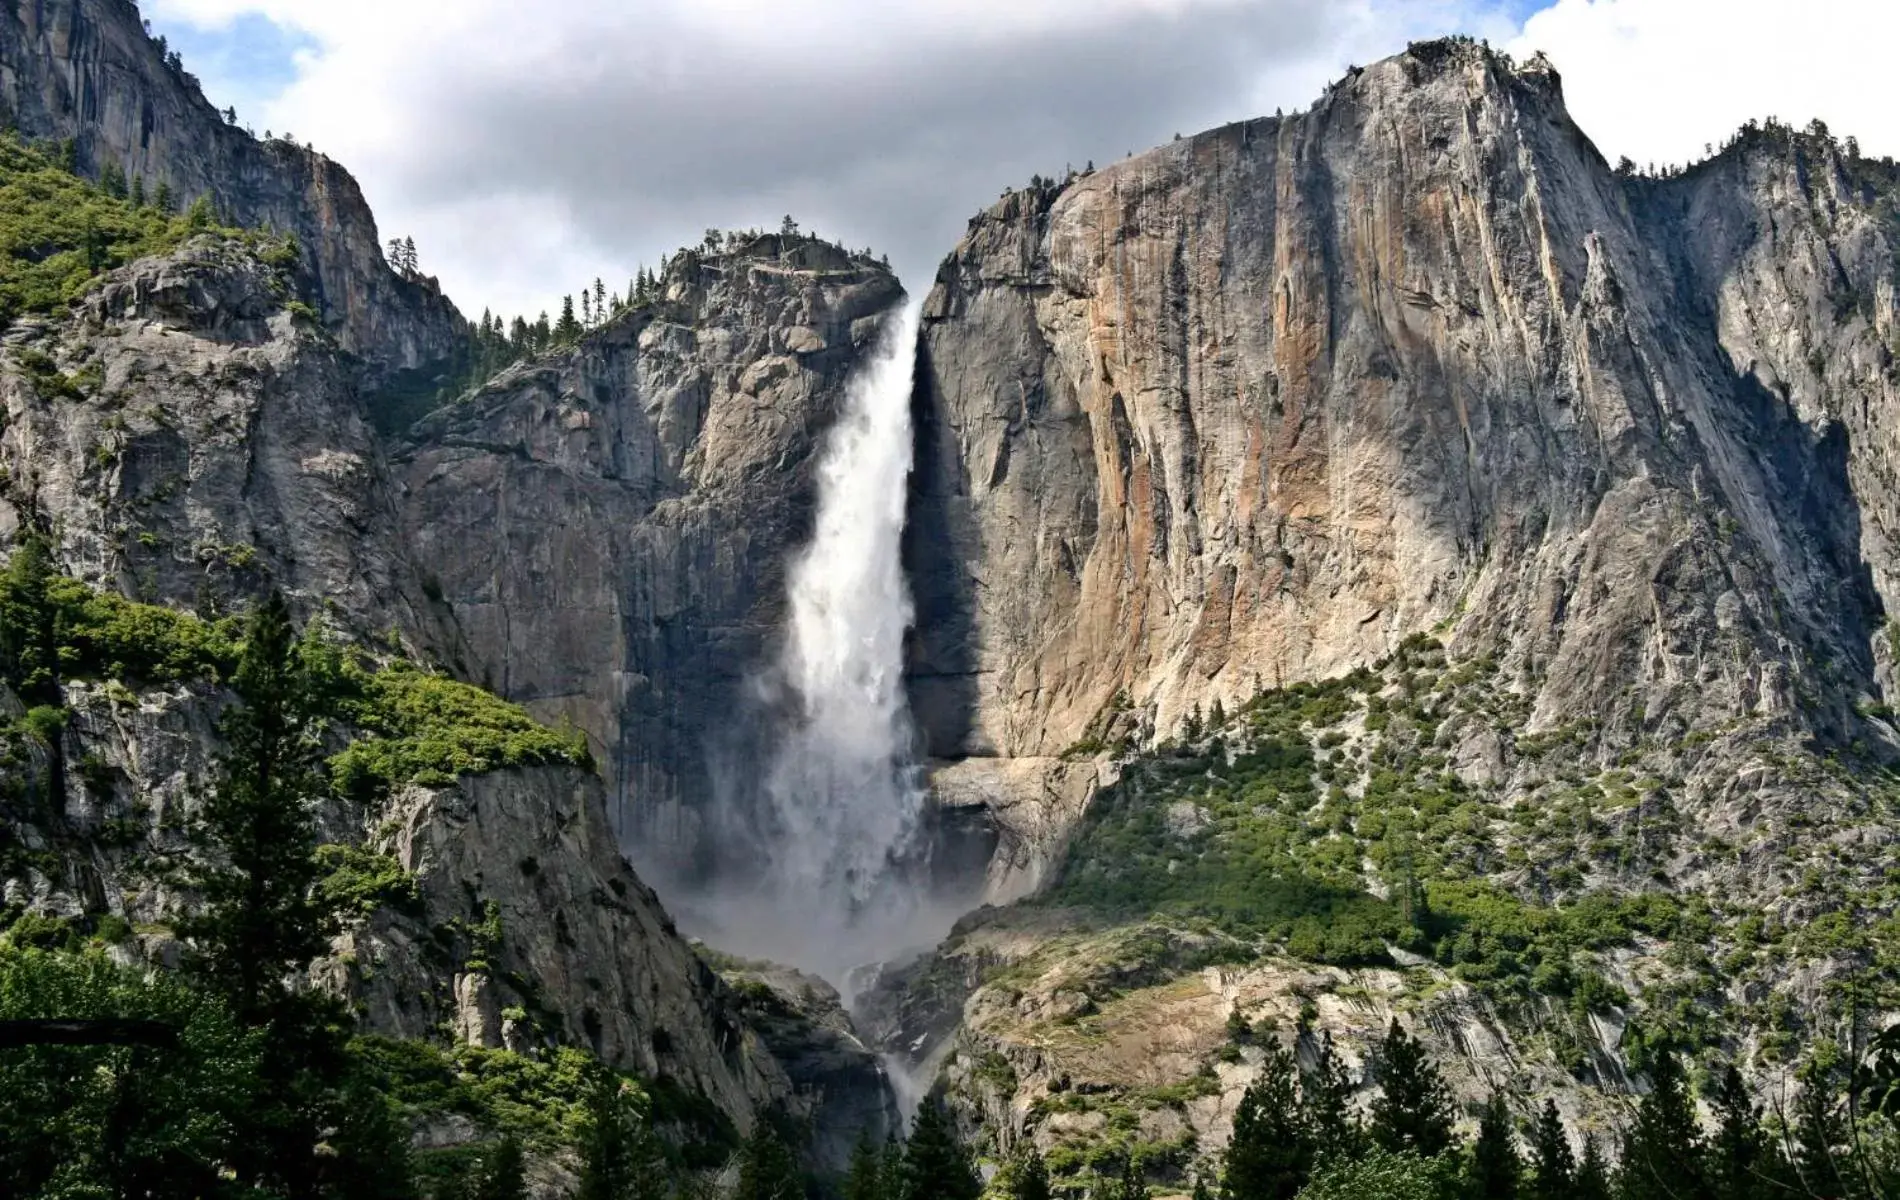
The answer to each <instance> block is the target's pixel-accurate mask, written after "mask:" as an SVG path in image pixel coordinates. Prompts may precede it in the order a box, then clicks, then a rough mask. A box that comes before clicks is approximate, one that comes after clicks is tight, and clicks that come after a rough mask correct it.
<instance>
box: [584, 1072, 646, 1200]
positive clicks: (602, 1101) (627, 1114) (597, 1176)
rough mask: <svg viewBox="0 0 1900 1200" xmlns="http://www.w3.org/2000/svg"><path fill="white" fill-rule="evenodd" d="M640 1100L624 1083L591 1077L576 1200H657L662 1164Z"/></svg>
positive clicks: (608, 1076) (602, 1074)
mask: <svg viewBox="0 0 1900 1200" xmlns="http://www.w3.org/2000/svg"><path fill="white" fill-rule="evenodd" d="M644 1108H645V1096H644V1095H643V1094H642V1093H641V1092H640V1090H639V1089H638V1088H637V1087H635V1086H634V1085H633V1084H632V1083H631V1082H629V1081H628V1080H625V1079H622V1078H620V1077H618V1076H616V1075H613V1074H611V1073H607V1072H597V1073H596V1078H595V1079H594V1081H593V1086H592V1087H591V1088H590V1089H589V1092H588V1097H587V1117H586V1120H585V1122H584V1124H583V1125H582V1132H581V1140H580V1151H581V1183H580V1188H579V1190H578V1191H577V1192H576V1193H575V1197H576V1200H660V1198H661V1197H662V1196H664V1195H665V1194H666V1192H667V1187H666V1159H665V1155H664V1153H663V1151H662V1150H661V1148H660V1142H659V1139H658V1138H657V1137H655V1136H654V1134H653V1128H652V1122H651V1121H649V1120H648V1119H647V1113H646V1112H645V1111H643V1109H644Z"/></svg>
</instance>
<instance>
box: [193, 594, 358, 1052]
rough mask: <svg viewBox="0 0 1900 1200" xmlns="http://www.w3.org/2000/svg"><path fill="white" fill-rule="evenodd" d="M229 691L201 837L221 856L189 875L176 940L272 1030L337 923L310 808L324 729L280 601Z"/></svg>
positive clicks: (316, 791) (322, 779)
mask: <svg viewBox="0 0 1900 1200" xmlns="http://www.w3.org/2000/svg"><path fill="white" fill-rule="evenodd" d="M232 690H233V691H235V692H236V693H237V698H238V701H239V703H238V704H237V705H236V706H234V707H233V708H231V709H229V710H227V711H226V713H225V716H224V719H223V722H222V725H221V732H222V733H223V735H224V739H225V744H226V746H227V747H228V749H227V750H226V752H225V754H224V755H223V757H222V758H220V760H219V762H218V774H217V781H216V785H215V786H214V787H213V789H212V792H211V795H210V796H209V797H208V798H207V799H206V801H205V804H204V807H203V814H202V818H201V824H200V827H199V829H198V830H197V831H196V832H197V836H198V840H199V841H200V842H201V843H202V844H205V847H206V849H209V850H212V851H214V852H215V853H216V854H217V855H218V856H219V858H218V859H217V860H214V861H212V862H210V863H208V864H206V865H204V866H201V867H199V868H198V869H197V870H196V871H195V872H194V873H193V875H192V882H193V884H194V885H195V886H196V888H197V891H198V893H199V895H200V896H201V897H202V899H203V902H204V904H203V908H202V910H201V911H200V912H199V913H198V914H197V915H195V916H191V917H187V918H184V919H182V920H181V921H179V923H178V931H179V934H180V936H181V937H183V938H184V939H185V941H186V942H187V944H189V945H190V946H191V948H192V965H193V969H194V970H195V972H196V973H197V974H198V975H199V976H200V977H201V978H203V979H204V980H205V981H206V982H207V983H209V984H210V985H211V986H212V988H213V989H214V990H215V991H217V992H218V993H220V994H221V995H223V996H224V997H225V998H226V999H227V1000H228V1001H229V1002H230V1004H231V1007H232V1011H233V1012H234V1013H236V1014H237V1016H238V1017H239V1019H241V1020H244V1021H246V1022H249V1023H252V1024H268V1023H270V1022H271V1021H272V1020H274V1019H275V1018H277V1017H278V1016H279V1015H280V1013H281V1011H282V1008H283V1001H284V999H285V997H286V996H287V995H288V993H287V991H286V989H285V987H284V982H283V981H284V979H285V977H286V976H288V975H289V974H290V973H291V972H292V971H293V970H298V969H301V968H302V967H304V966H305V965H306V964H308V963H309V962H310V961H311V960H312V959H314V958H316V957H317V955H319V954H321V953H322V952H323V951H324V950H325V949H326V948H327V947H328V945H329V935H330V930H331V927H332V924H333V920H334V915H335V913H334V909H333V907H332V906H331V905H330V904H329V903H328V902H327V901H326V900H325V899H323V897H321V896H320V895H319V894H318V892H317V886H316V885H317V881H318V880H319V879H320V878H322V876H323V870H322V868H321V867H320V866H318V864H317V861H316V858H315V850H316V843H317V830H316V818H315V806H316V804H317V803H318V801H320V800H321V799H322V798H323V797H324V796H325V795H327V794H328V777H327V776H326V775H325V774H324V771H323V747H322V744H321V742H320V741H319V734H320V732H321V730H320V729H319V726H318V720H317V714H316V713H315V712H314V711H313V702H314V699H315V697H314V695H313V693H312V688H311V681H310V679H309V677H308V675H307V673H306V672H305V669H304V665H303V662H302V660H301V656H300V655H299V653H298V646H297V640H296V637H295V635H294V634H293V632H292V630H291V626H290V610H289V609H288V608H287V607H286V606H285V604H284V598H283V596H282V595H281V594H280V593H278V592H275V591H273V592H272V593H271V594H270V595H269V596H268V597H266V598H265V600H264V601H263V603H261V604H259V605H258V606H257V608H256V609H255V610H254V611H253V612H252V613H251V616H250V619H249V621H248V622H247V623H246V626H245V632H244V649H243V653H242V654H241V655H240V656H239V658H238V666H237V672H236V674H235V675H234V676H233V678H232Z"/></svg>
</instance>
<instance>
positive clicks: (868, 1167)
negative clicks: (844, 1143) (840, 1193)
mask: <svg viewBox="0 0 1900 1200" xmlns="http://www.w3.org/2000/svg"><path fill="white" fill-rule="evenodd" d="M844 1200H890V1192H889V1191H888V1190H887V1189H886V1186H885V1180H884V1158H883V1156H882V1155H881V1154H879V1153H878V1149H877V1147H876V1146H873V1145H872V1144H871V1139H870V1138H868V1137H865V1136H863V1135H862V1134H860V1135H859V1137H858V1144H857V1146H856V1147H855V1148H854V1149H853V1150H852V1151H851V1169H850V1170H849V1171H848V1172H847V1173H846V1174H845V1180H844Z"/></svg>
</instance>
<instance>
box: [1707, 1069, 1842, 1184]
mask: <svg viewBox="0 0 1900 1200" xmlns="http://www.w3.org/2000/svg"><path fill="white" fill-rule="evenodd" d="M1826 1083H1827V1081H1826V1079H1825V1078H1824V1077H1822V1076H1820V1075H1819V1074H1818V1073H1815V1072H1811V1071H1810V1072H1803V1076H1802V1084H1803V1087H1802V1089H1801V1093H1800V1095H1798V1096H1797V1097H1796V1098H1795V1106H1794V1108H1795V1112H1794V1144H1793V1167H1794V1174H1795V1175H1796V1176H1797V1177H1798V1178H1799V1181H1800V1188H1799V1190H1800V1191H1801V1192H1802V1193H1804V1194H1806V1195H1809V1196H1823V1197H1828V1198H1829V1200H1833V1198H1835V1197H1849V1196H1851V1197H1856V1198H1858V1197H1860V1196H1862V1195H1864V1194H1865V1193H1864V1191H1863V1190H1862V1189H1861V1188H1860V1187H1858V1186H1856V1185H1857V1183H1858V1181H1857V1180H1854V1179H1853V1176H1854V1174H1855V1172H1854V1171H1853V1170H1852V1169H1851V1167H1850V1166H1849V1164H1848V1162H1847V1160H1848V1157H1849V1155H1850V1154H1851V1153H1852V1152H1851V1151H1849V1150H1847V1149H1846V1147H1847V1145H1848V1143H1849V1142H1850V1141H1851V1140H1852V1136H1853V1135H1852V1133H1851V1132H1850V1131H1849V1129H1848V1125H1847V1119H1846V1115H1845V1114H1844V1113H1842V1112H1841V1111H1840V1110H1839V1109H1837V1108H1836V1107H1835V1105H1834V1102H1833V1096H1832V1094H1831V1090H1830V1089H1829V1088H1828V1087H1827V1086H1826ZM1724 1200H1727V1198H1726V1197H1724Z"/></svg>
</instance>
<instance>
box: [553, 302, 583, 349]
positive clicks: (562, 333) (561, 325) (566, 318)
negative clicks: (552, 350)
mask: <svg viewBox="0 0 1900 1200" xmlns="http://www.w3.org/2000/svg"><path fill="white" fill-rule="evenodd" d="M580 332H581V326H580V322H579V321H576V320H575V319H574V297H572V296H562V297H561V319H560V320H559V321H557V322H555V325H554V340H555V341H557V342H571V341H573V340H574V339H575V338H576V337H578V336H580Z"/></svg>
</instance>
